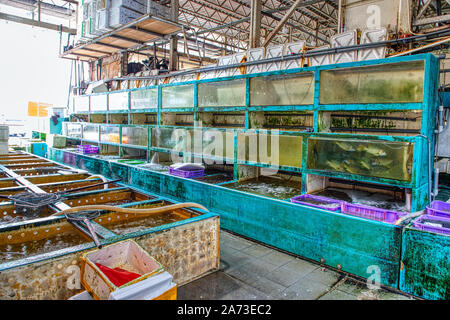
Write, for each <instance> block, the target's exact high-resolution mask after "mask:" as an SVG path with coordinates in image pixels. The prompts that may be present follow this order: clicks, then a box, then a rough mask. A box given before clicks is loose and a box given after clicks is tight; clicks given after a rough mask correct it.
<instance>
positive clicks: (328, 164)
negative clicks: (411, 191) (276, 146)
mask: <svg viewBox="0 0 450 320" xmlns="http://www.w3.org/2000/svg"><path fill="white" fill-rule="evenodd" d="M413 147H414V144H413V143H411V142H400V141H399V142H391V141H381V140H378V141H377V140H360V139H336V138H309V139H308V159H307V168H308V169H314V170H322V171H335V172H342V173H348V174H355V175H363V176H371V177H378V178H386V179H393V180H401V181H411V174H412V160H413Z"/></svg>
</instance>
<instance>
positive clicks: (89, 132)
mask: <svg viewBox="0 0 450 320" xmlns="http://www.w3.org/2000/svg"><path fill="white" fill-rule="evenodd" d="M98 131H99V126H98V125H95V124H85V125H83V139H86V140H90V141H98V137H99V136H98Z"/></svg>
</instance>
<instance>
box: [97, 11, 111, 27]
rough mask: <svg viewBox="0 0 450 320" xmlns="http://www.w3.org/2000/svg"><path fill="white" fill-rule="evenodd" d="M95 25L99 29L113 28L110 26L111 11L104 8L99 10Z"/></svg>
mask: <svg viewBox="0 0 450 320" xmlns="http://www.w3.org/2000/svg"><path fill="white" fill-rule="evenodd" d="M95 23H96V25H95V27H96V29H97V30H99V31H103V32H106V31H110V30H112V29H111V28H110V27H109V12H108V10H106V9H103V10H97V17H96V19H95Z"/></svg>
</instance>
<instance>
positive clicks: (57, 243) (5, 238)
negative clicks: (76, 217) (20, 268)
mask: <svg viewBox="0 0 450 320" xmlns="http://www.w3.org/2000/svg"><path fill="white" fill-rule="evenodd" d="M91 241H92V240H90V239H89V238H87V237H86V236H85V235H84V234H82V233H81V232H80V231H78V230H77V229H76V228H75V227H73V226H72V225H71V224H70V223H69V222H66V221H64V222H58V223H52V224H49V225H43V226H39V227H32V228H30V227H26V228H21V229H19V230H13V231H9V232H2V234H1V235H0V260H1V261H3V262H8V261H14V260H19V259H23V258H29V257H32V256H36V255H40V254H45V253H49V252H53V251H56V250H61V249H66V248H70V247H74V246H78V245H81V244H84V243H88V242H91Z"/></svg>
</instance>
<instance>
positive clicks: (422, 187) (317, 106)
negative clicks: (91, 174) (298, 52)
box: [64, 54, 439, 211]
mask: <svg viewBox="0 0 450 320" xmlns="http://www.w3.org/2000/svg"><path fill="white" fill-rule="evenodd" d="M408 62H423V68H424V71H423V72H424V75H423V78H424V82H423V92H422V102H413V103H364V104H358V103H354V104H333V105H327V104H321V103H320V97H319V93H320V88H321V87H320V86H321V73H322V72H323V71H329V70H347V69H348V68H355V67H377V66H381V67H382V66H386V65H387V66H389V65H390V64H394V63H408ZM311 73H313V77H314V99H313V103H312V104H308V105H288V106H286V105H276V106H252V105H251V103H250V81H251V79H252V78H258V77H266V76H289V75H302V74H311ZM239 79H242V80H245V105H243V106H220V107H200V106H199V89H198V87H199V85H201V84H209V83H223V84H226V83H227V82H226V81H233V80H239ZM438 79H439V61H438V59H437V58H436V57H434V56H433V55H432V54H420V55H413V56H406V57H395V58H387V59H380V60H371V61H360V62H352V63H342V64H335V65H326V66H319V67H308V68H300V69H289V70H280V71H272V72H263V73H255V74H245V75H237V76H232V77H222V78H213V79H205V80H197V81H187V82H180V83H171V84H160V85H157V86H151V87H145V88H138V89H129V90H120V91H114V92H109V93H101V94H91V95H85V96H79V97H77V99H78V100H77V101H78V102H76V103H75V108H76V110H83V111H77V112H76V113H78V114H83V113H84V114H88V115H89V121H90V118H91V117H90V116H91V115H92V114H98V113H101V114H105V113H106V119H107V122H109V115H111V114H127V115H128V123H130V117H131V114H133V113H136V112H137V113H156V114H157V119H158V121H157V124H156V125H129V124H128V125H119V124H109V123H108V124H101V125H99V127H102V128H104V127H105V126H106V127H119V128H118V132H119V143H115V142H108V141H102V140H101V130H100V128H99V130H98V139H83V135H82V134H81V135H79V136H71V137H70V138H75V139H79V140H80V141H81V142H82V143H98V144H105V145H114V146H118V147H119V156H121V155H122V150H123V148H124V147H127V148H135V149H141V150H146V151H147V152H148V158H149V156H150V151H156V152H171V151H172V150H170V149H164V148H157V147H156V146H153V145H152V143H151V135H152V129H153V128H173V129H177V128H178V129H187V130H189V129H190V130H192V129H193V128H196V127H195V126H194V127H182V126H163V125H161V113H163V112H164V113H166V112H167V113H170V112H192V113H193V115H194V119H195V120H197V119H198V112H214V111H221V112H228V111H242V112H245V129H241V130H239V129H234V130H232V131H233V132H234V134H235V141H234V143H235V146H234V147H235V151H236V150H237V139H236V133H237V132H245V131H246V130H248V129H249V113H250V112H252V111H312V112H313V118H314V121H313V129H314V132H313V133H300V132H292V131H284V132H283V131H280V132H279V134H280V135H297V136H300V135H301V136H303V137H304V139H303V147H302V151H303V152H302V165H301V168H298V167H296V168H294V167H277V168H278V169H280V170H286V171H296V172H302V173H305V174H304V175H303V178H302V179H303V181H302V182H303V183H302V193H306V185H307V183H306V180H307V175H306V174H314V175H320V176H327V177H336V178H343V179H349V180H358V181H363V182H369V183H378V184H386V185H392V186H398V187H402V188H411V193H412V197H411V211H417V210H422V209H424V208H425V206H426V205H427V204H428V203H429V202H430V196H431V194H430V191H429V190H430V183H432V182H431V181H432V174H431V173H430V172H429V162H430V158H431V156H429V155H428V141H429V143H430V151H431V152H430V153H431V154H434V140H435V139H434V129H435V116H436V108H437V97H438V92H437V88H438ZM179 86H185V87H186V86H189V88H191V89H189V90H190V91H189V92H190V93H191V94H192V96H187V99H188V100H189V103H192V107H185V108H178V107H177V108H169V107H165V106H164V105H163V90H164V89H165V88H174V87H179ZM149 89H150V90H155V94H156V96H155V95H153V96H152V98H151V100H150V98H149V104H151V101H153V102H152V103H153V104H155V103H156V105H154V107H153V108H146V109H132V108H131V106H132V98H131V97H132V93H133V92H142V91H143V90H149ZM113 95H116V96H117V95H123V97H122V100H120V99H119V102H118V103H117V104H116V102H115V101H114V103H113V102H112V101H113V99H111V98H110V97H111V96H113ZM99 97H101V98H102V99H103V100H104V103H105V105H104V106H103V105H102V108H104V109H105V110H103V111H99V110H98V108H97V107H96V105H95V104H94V102H93V100H94V98H99ZM80 99H82V102H84V104H81V105H80V103H79V100H80ZM121 108H122V109H121ZM94 110H96V111H94ZM358 110H359V111H370V110H371V111H396V110H420V111H421V112H422V122H421V129H420V135H417V136H407V137H405V136H395V135H391V136H388V135H378V136H377V135H359V134H339V133H325V132H319V131H320V130H319V126H320V125H319V117H320V112H322V111H358ZM87 124H88V123H86V125H87ZM67 125H70V126H76V125H81V124H75V123H64V128H65V132H66V135H67ZM89 125H95V124H94V123H91V122H89ZM194 125H195V122H194ZM128 127H142V128H147V136H148V143H147V145H146V146H133V145H128V144H123V143H120V142H121V141H122V129H123V128H128ZM81 129H82V128H80V132H82V130H81ZM214 129H216V130H220V129H217V128H214ZM203 130H207V128H203ZM252 130H254V129H252ZM254 131H255V132H268V131H267V130H258V129H256V130H254ZM314 136H324V137H331V138H352V139H370V140H378V141H405V142H411V143H414V154H413V169H412V178H411V181H399V180H393V179H386V178H378V177H371V176H367V175H366V176H364V175H354V174H348V173H342V172H335V171H332V170H313V169H310V168H307V165H306V157H307V148H308V138H309V137H314ZM181 154H183V153H181ZM427 155H428V156H427ZM233 163H234V164H246V165H253V166H259V167H270V166H268V165H267V164H264V163H255V162H248V161H238V159H237V157H236V155H235V157H234V159H233ZM237 174H238V173H237V168H236V166H235V179H237V178H238V177H237ZM431 185H432V184H431Z"/></svg>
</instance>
